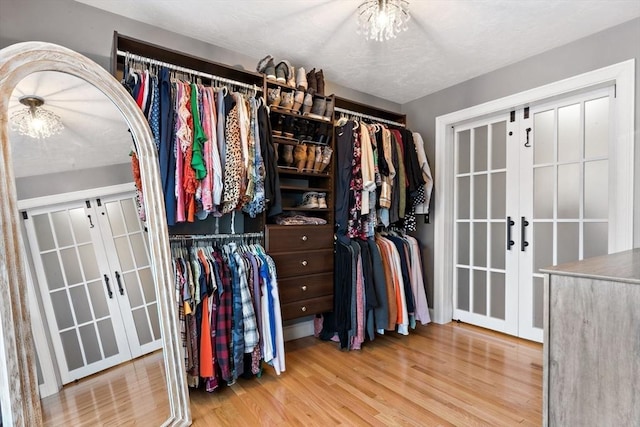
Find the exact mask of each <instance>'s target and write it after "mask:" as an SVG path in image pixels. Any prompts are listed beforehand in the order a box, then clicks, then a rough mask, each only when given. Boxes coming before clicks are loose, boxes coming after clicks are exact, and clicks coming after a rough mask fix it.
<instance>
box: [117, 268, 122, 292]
mask: <svg viewBox="0 0 640 427" xmlns="http://www.w3.org/2000/svg"><path fill="white" fill-rule="evenodd" d="M116 282H118V290H119V291H120V295H124V289H123V288H122V282H120V273H118V272H117V271H116Z"/></svg>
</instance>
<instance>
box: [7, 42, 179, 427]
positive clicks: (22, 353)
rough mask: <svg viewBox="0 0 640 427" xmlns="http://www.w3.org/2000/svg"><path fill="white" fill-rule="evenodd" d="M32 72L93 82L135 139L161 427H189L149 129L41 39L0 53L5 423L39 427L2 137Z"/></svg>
mask: <svg viewBox="0 0 640 427" xmlns="http://www.w3.org/2000/svg"><path fill="white" fill-rule="evenodd" d="M37 71H59V72H63V73H67V74H71V75H73V76H76V77H79V78H81V79H83V80H85V81H86V82H88V83H90V84H92V85H94V86H95V87H96V88H98V89H99V90H100V91H101V92H102V93H104V94H105V95H106V96H107V97H108V98H109V99H110V100H111V101H112V102H113V103H114V104H115V105H116V107H118V109H119V110H120V112H121V113H122V115H123V117H124V119H125V120H126V122H127V124H128V125H129V129H130V130H131V133H132V135H133V138H134V140H135V141H136V145H137V148H138V157H139V160H140V172H141V175H142V189H143V192H144V194H145V209H146V213H147V222H146V225H147V229H148V239H149V249H150V255H151V263H152V270H153V277H154V282H155V288H156V293H157V298H158V311H159V315H160V321H161V324H160V328H161V332H162V341H163V352H164V368H165V374H166V385H167V394H168V397H169V406H170V416H169V418H168V419H167V420H166V421H165V423H164V424H163V425H164V426H188V425H190V424H191V409H190V406H189V391H188V389H187V382H186V378H185V372H184V369H183V366H182V365H183V364H182V360H181V356H180V352H181V348H182V344H181V341H180V330H179V323H178V321H179V319H178V313H177V307H176V305H175V303H174V289H173V288H174V284H173V279H172V278H173V270H172V267H171V253H170V247H169V232H168V228H167V221H166V216H165V210H164V199H163V196H162V187H161V184H160V173H159V168H158V159H157V152H156V149H155V143H154V140H153V136H152V134H151V130H150V129H149V125H148V123H147V120H146V119H145V117H144V115H143V114H142V112H141V111H140V109H139V108H138V106H137V104H136V103H135V101H134V100H133V98H132V97H131V95H129V94H128V93H127V91H126V90H125V89H124V88H123V87H122V85H121V84H120V83H119V82H118V81H117V80H116V79H115V78H114V77H113V76H112V75H111V74H109V73H108V72H107V71H106V70H105V69H104V68H102V67H101V66H99V65H98V64H96V63H95V62H93V61H92V60H90V59H88V58H86V57H85V56H83V55H81V54H79V53H76V52H74V51H72V50H70V49H67V48H65V47H62V46H58V45H55V44H51V43H44V42H24V43H17V44H14V45H12V46H8V47H6V48H4V49H2V50H0V235H1V239H2V240H1V241H0V242H1V244H0V317H1V319H0V321H1V322H2V325H1V326H2V328H1V329H0V404H1V409H2V420H3V422H4V425H7V426H39V425H42V411H41V407H40V396H39V392H38V384H37V375H36V361H35V351H34V345H33V336H32V333H31V320H30V316H29V310H28V307H29V305H28V303H27V292H25V290H24V287H25V286H26V283H27V282H26V278H25V277H26V276H25V270H24V269H25V263H24V260H23V254H22V252H21V250H20V248H21V247H22V234H21V232H20V219H19V212H18V206H17V199H16V189H15V183H14V175H13V163H12V159H11V146H10V144H9V133H8V124H9V121H8V119H9V118H8V107H9V100H10V98H11V94H12V92H13V89H14V88H15V86H16V85H17V84H18V83H19V82H20V81H21V80H22V79H23V78H25V77H26V76H28V75H29V74H31V73H34V72H37Z"/></svg>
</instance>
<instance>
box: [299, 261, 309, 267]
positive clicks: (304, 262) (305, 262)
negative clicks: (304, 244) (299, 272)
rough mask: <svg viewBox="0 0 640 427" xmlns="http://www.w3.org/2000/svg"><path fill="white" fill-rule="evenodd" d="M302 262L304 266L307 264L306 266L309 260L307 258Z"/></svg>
mask: <svg viewBox="0 0 640 427" xmlns="http://www.w3.org/2000/svg"><path fill="white" fill-rule="evenodd" d="M300 264H302V265H303V266H305V267H306V266H307V264H308V262H307V260H306V259H305V260H304V261H302V262H301V263H300Z"/></svg>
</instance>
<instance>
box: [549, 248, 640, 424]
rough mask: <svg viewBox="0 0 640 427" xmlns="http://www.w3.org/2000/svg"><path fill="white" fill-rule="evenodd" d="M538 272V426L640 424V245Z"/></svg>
mask: <svg viewBox="0 0 640 427" xmlns="http://www.w3.org/2000/svg"><path fill="white" fill-rule="evenodd" d="M542 271H543V272H544V273H547V274H546V278H545V287H544V301H545V307H544V308H545V314H544V320H545V323H544V351H543V355H544V374H543V425H545V426H581V427H587V426H640V249H634V250H630V251H625V252H620V253H617V254H612V255H605V256H601V257H596V258H590V259H586V260H584V261H578V262H574V263H569V264H563V265H559V266H556V267H551V268H549V269H545V270H542Z"/></svg>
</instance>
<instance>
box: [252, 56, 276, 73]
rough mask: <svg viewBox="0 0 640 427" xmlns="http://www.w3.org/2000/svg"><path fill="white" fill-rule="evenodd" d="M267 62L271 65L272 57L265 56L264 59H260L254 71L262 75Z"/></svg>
mask: <svg viewBox="0 0 640 427" xmlns="http://www.w3.org/2000/svg"><path fill="white" fill-rule="evenodd" d="M269 62H271V63H273V56H271V55H267V56H265V57H264V58H262V59H261V60H260V61H258V65H257V66H256V71H257V72H259V73H264V72H265V70H266V69H267V65H268V64H269Z"/></svg>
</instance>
